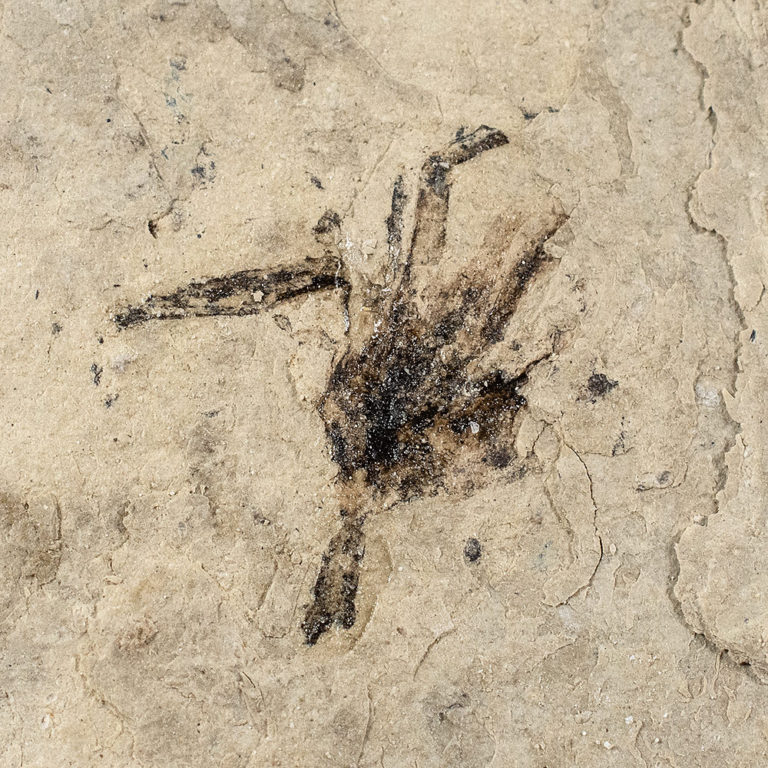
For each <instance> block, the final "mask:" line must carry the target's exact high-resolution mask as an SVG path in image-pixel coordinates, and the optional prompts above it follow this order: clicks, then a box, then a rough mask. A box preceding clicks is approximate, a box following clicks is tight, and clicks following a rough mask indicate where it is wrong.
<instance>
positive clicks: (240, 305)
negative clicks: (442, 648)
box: [114, 126, 567, 644]
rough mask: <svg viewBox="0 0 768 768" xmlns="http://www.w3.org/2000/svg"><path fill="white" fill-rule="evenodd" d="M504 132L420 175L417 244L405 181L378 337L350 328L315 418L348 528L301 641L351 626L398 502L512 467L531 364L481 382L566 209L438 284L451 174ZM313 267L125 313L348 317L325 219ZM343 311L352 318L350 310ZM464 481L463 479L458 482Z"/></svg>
mask: <svg viewBox="0 0 768 768" xmlns="http://www.w3.org/2000/svg"><path fill="white" fill-rule="evenodd" d="M507 143H508V142H507V137H506V136H505V135H504V134H503V133H502V132H501V131H498V130H494V129H491V128H488V127H487V126H481V127H480V128H478V129H477V130H475V131H473V132H472V133H469V134H465V133H464V132H459V133H458V134H457V136H456V138H455V140H454V141H452V142H451V143H450V144H448V146H446V147H445V148H444V149H443V150H441V151H440V152H437V153H435V154H432V155H430V156H429V157H428V158H427V160H426V161H425V163H424V164H423V166H422V169H421V175H420V180H419V182H420V183H419V186H418V191H417V196H416V200H415V209H414V214H413V215H414V224H413V230H412V233H411V236H410V238H409V240H408V241H407V243H404V236H403V229H404V215H405V211H406V207H407V203H408V196H407V194H406V191H405V184H404V181H403V179H402V177H398V179H397V180H396V181H395V184H394V189H393V193H392V207H391V212H390V214H389V216H388V218H387V220H386V228H387V244H388V263H387V265H385V269H384V271H385V273H386V274H385V276H384V277H383V278H382V281H381V284H380V285H378V286H375V287H374V290H372V291H370V295H369V296H367V297H366V301H367V303H368V305H369V306H370V308H371V310H372V312H373V317H374V318H375V322H374V323H373V326H372V330H366V329H361V328H358V327H357V326H356V325H355V324H354V323H353V324H352V327H351V328H350V329H349V332H348V345H347V347H346V350H345V352H344V353H343V354H342V355H341V356H340V357H338V358H337V359H336V360H335V362H334V366H333V370H332V372H331V374H330V377H329V379H328V384H327V386H326V389H325V392H324V394H323V396H322V398H321V399H320V402H319V403H318V411H319V413H320V415H321V417H322V419H323V422H324V424H325V429H326V433H327V436H328V440H329V443H330V448H331V452H332V456H333V460H334V461H335V462H336V464H337V465H338V467H339V474H338V478H337V482H338V486H339V495H340V502H341V526H340V530H339V532H338V533H337V534H336V535H335V536H334V537H333V538H332V539H331V541H330V543H329V545H328V547H327V549H326V551H325V554H324V555H323V557H322V562H321V565H320V571H319V574H318V576H317V580H316V582H315V585H314V588H313V592H312V602H311V604H310V605H309V607H308V609H307V611H306V614H305V618H304V620H303V622H302V629H303V631H304V635H305V637H306V641H307V643H309V644H314V643H316V642H317V640H318V639H319V638H320V636H321V635H322V634H323V633H324V632H325V631H326V630H327V629H328V628H329V627H331V626H332V625H334V624H336V625H338V626H341V627H345V628H349V627H351V626H352V625H353V624H354V622H355V618H356V609H355V598H356V594H357V589H358V581H359V574H360V567H361V561H362V559H363V554H364V551H365V534H364V524H365V520H366V518H367V517H368V515H370V514H372V513H375V512H376V510H380V509H382V508H384V507H385V506H388V505H389V506H391V504H392V503H395V502H397V501H402V500H407V499H409V498H413V497H415V496H417V495H420V494H423V493H433V492H437V491H438V490H441V489H445V490H450V489H451V488H452V487H455V477H456V474H457V472H463V474H464V475H465V476H466V475H467V474H469V476H472V477H479V476H481V473H482V472H483V471H487V469H488V468H490V469H493V468H503V467H506V466H508V465H509V464H510V463H511V462H512V461H513V451H512V447H511V446H512V438H513V436H514V421H515V417H516V414H517V413H518V411H519V410H520V409H521V408H523V407H524V406H525V404H526V400H525V397H524V396H523V394H522V391H521V390H522V387H523V385H524V384H525V383H526V380H527V375H528V373H529V372H530V370H531V369H532V368H533V367H534V366H535V365H537V364H538V363H540V362H541V360H542V359H544V358H538V359H535V360H532V361H530V362H529V363H528V364H527V365H525V366H524V367H523V368H522V369H520V370H517V371H516V372H515V373H514V374H510V373H509V372H507V371H504V370H501V369H493V370H481V369H480V368H479V366H478V361H479V360H480V358H482V356H483V355H484V353H486V352H487V351H488V350H489V348H490V347H492V346H493V345H495V344H497V343H498V342H500V341H501V340H502V338H503V336H504V333H505V330H506V329H507V326H508V325H509V323H510V321H511V320H512V318H513V317H514V315H515V312H516V309H517V306H518V303H519V301H520V298H521V297H522V295H523V294H524V292H525V291H526V289H527V288H528V286H529V285H530V284H531V283H532V282H533V281H535V280H536V279H537V278H538V277H539V276H540V275H541V274H543V272H544V271H545V269H546V267H547V266H548V265H549V264H550V263H551V262H552V260H551V259H550V257H549V256H548V255H547V253H546V251H545V244H546V242H547V240H548V239H549V238H550V237H552V235H553V234H554V233H555V232H556V231H557V230H558V228H559V227H560V226H561V225H562V224H563V223H564V222H565V220H566V218H567V217H566V216H565V215H564V214H563V213H562V211H560V210H558V209H557V208H556V207H555V208H552V209H550V210H546V211H544V212H541V211H539V212H537V213H536V214H535V215H532V216H525V215H523V214H521V215H520V216H513V217H508V218H507V219H506V220H503V221H501V222H500V223H499V224H498V227H496V228H495V230H496V231H494V232H491V233H489V236H488V237H487V238H486V242H485V244H484V246H483V248H482V249H481V251H482V252H481V253H480V254H478V256H477V258H473V259H470V265H469V266H467V267H465V269H464V270H463V271H462V272H461V273H460V274H458V275H457V276H456V277H455V278H451V279H450V280H447V281H446V280H444V279H443V280H435V279H434V276H435V275H438V274H439V272H435V270H434V269H433V268H434V267H435V266H436V265H439V264H440V260H441V257H442V254H443V252H444V249H445V240H446V223H447V219H448V209H449V200H450V190H451V186H450V175H451V170H452V169H453V168H455V167H456V166H458V165H460V164H461V163H465V162H467V161H469V160H472V159H473V158H475V157H477V156H478V155H480V154H481V153H483V152H485V151H486V150H491V149H494V148H498V147H502V146H503V145H505V144H507ZM315 235H316V238H317V240H318V242H319V243H320V244H321V246H322V253H321V254H320V255H319V257H318V258H316V259H307V260H306V261H305V262H303V263H302V264H301V265H296V266H282V267H279V268H277V269H274V270H268V271H266V270H244V271H241V272H235V273H231V274H228V275H225V276H223V277H217V278H211V279H207V280H200V281H197V282H192V283H190V284H188V285H186V286H184V287H182V288H179V289H178V290H176V291H174V292H173V293H169V294H166V295H162V296H150V297H148V298H147V299H146V300H145V301H144V302H142V303H141V304H139V305H137V306H131V307H128V308H126V309H125V310H124V311H121V312H120V313H118V314H117V315H116V316H115V318H114V320H115V322H116V323H117V325H118V326H119V327H121V328H129V327H131V326H136V325H139V324H142V323H145V322H147V321H151V320H156V319H169V318H179V319H180V318H185V317H191V316H207V315H235V316H246V315H253V314H256V313H258V312H263V311H264V310H268V309H270V308H272V307H274V306H275V305H277V304H278V303H280V302H282V301H285V300H287V299H291V298H295V297H297V296H301V295H303V294H308V293H312V292H315V291H324V290H337V291H339V292H340V293H341V295H342V297H343V299H344V306H345V308H346V307H347V306H348V304H349V299H350V291H351V280H350V277H349V274H348V271H347V267H346V265H345V264H344V262H343V260H342V258H341V255H340V250H339V248H338V243H339V242H340V241H341V220H340V219H339V217H338V216H337V215H336V214H333V213H326V214H325V215H324V216H323V217H322V218H321V219H320V221H319V222H318V224H317V226H316V227H315ZM345 311H346V309H345ZM459 468H461V469H459Z"/></svg>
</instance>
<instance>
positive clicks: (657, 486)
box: [0, 0, 768, 768]
mask: <svg viewBox="0 0 768 768" xmlns="http://www.w3.org/2000/svg"><path fill="white" fill-rule="evenodd" d="M0 9H1V12H2V18H1V20H0V24H1V26H2V34H3V37H2V40H3V45H2V46H0V64H1V65H2V72H3V88H2V91H1V92H0V104H1V105H2V110H1V111H0V153H2V154H1V158H0V206H2V218H0V221H2V223H3V225H2V231H3V238H2V243H3V247H4V249H5V252H4V255H3V259H2V262H0V265H1V267H0V274H1V275H2V281H1V282H0V304H1V305H2V307H3V317H4V323H3V326H2V330H0V354H1V355H2V358H1V359H2V366H3V376H2V377H1V378H0V403H2V408H1V409H0V420H1V421H2V431H3V442H2V447H1V448H0V483H1V485H0V663H1V664H2V669H3V675H2V677H1V678H0V764H1V765H3V766H5V765H8V766H14V767H15V766H41V767H42V766H45V768H48V767H49V766H50V767H54V768H58V767H59V766H62V767H63V766H77V767H78V768H80V767H81V766H87V767H90V766H114V767H115V768H161V767H162V768H182V767H184V768H186V767H188V766H189V767H193V768H208V767H209V766H210V767H211V768H213V767H214V766H216V767H218V766H232V767H236V768H246V767H247V768H262V766H285V767H286V768H287V767H288V766H291V767H293V766H306V767H307V768H316V767H317V768H323V767H326V766H327V767H328V768H331V767H333V768H339V766H345V767H346V766H350V767H351V766H356V767H357V768H374V767H382V768H400V767H401V766H419V768H430V767H434V768H438V767H439V768H445V767H446V766H457V767H458V766H461V767H462V768H475V767H477V768H480V767H482V768H486V767H487V768H501V767H502V766H504V768H506V767H507V766H521V767H523V766H524V767H525V768H528V767H529V766H530V767H531V768H534V767H535V768H544V767H545V766H547V767H548V768H553V767H559V766H577V765H578V766H590V768H603V767H604V766H605V767H606V768H607V767H609V766H615V767H619V766H621V767H622V768H625V767H627V766H638V767H643V768H651V767H653V768H656V767H657V766H658V768H672V767H676V768H692V767H693V766H702V767H706V768H710V767H711V768H716V767H718V768H719V767H720V766H724V765H739V766H763V765H765V764H766V759H767V758H766V752H767V751H768V715H766V713H767V712H768V684H767V683H768V651H767V650H766V647H767V646H766V643H767V642H768V577H767V576H766V568H765V562H766V558H767V557H768V538H767V535H766V522H767V521H766V516H767V512H766V504H765V499H766V498H767V497H768V468H767V467H768V464H767V463H766V462H767V461H768V455H766V454H767V453H768V440H767V439H766V437H765V435H766V432H765V428H764V427H763V419H764V418H765V414H766V409H765V392H766V389H768V368H766V365H765V356H766V344H768V316H767V315H766V311H765V306H764V304H763V303H762V299H763V295H764V292H765V286H766V285H767V284H768V267H767V266H766V264H768V261H767V260H766V256H767V255H768V254H767V253H766V248H767V246H766V243H768V220H767V216H768V209H767V207H766V200H767V198H766V189H768V167H767V166H766V163H765V160H764V158H765V147H766V145H767V144H768V135H767V133H768V131H767V129H766V125H767V124H768V99H767V98H766V86H765V82H766V72H765V70H766V57H767V56H768V53H767V51H768V47H767V45H768V8H766V7H765V5H764V3H760V2H752V0H735V1H733V2H731V0H705V1H704V2H701V3H694V4H690V5H688V4H685V3H672V2H667V1H665V0H663V1H661V2H656V3H647V2H640V1H639V0H630V1H629V2H621V3H620V2H604V1H603V0H595V1H593V0H589V2H587V1H586V0H583V1H582V0H573V1H572V2H567V3H566V2H563V3H548V2H544V1H543V0H529V2H523V1H522V0H513V1H512V2H507V3H497V2H491V1H490V0H474V2H464V1H460V2H452V3H450V4H448V3H438V2H435V1H434V0H432V1H430V2H415V0H387V1H386V2H384V1H383V0H372V2H369V3H361V4H354V3H349V2H345V1H337V0H333V2H325V1H323V2H321V1H320V0H317V1H314V0H285V1H276V2H271V0H264V1H263V2H246V1H245V0H218V2H215V1H211V2H206V0H201V1H200V2H183V0H149V1H148V2H146V1H144V0H139V1H138V2H131V3H123V4H118V3H114V2H107V1H106V0H105V1H103V2H99V1H98V0H72V1H71V2H58V1H57V0H35V1H34V2H30V1H29V0H5V2H3V3H2V5H0ZM481 124H487V125H490V126H493V127H494V128H497V129H499V130H501V131H503V132H504V134H505V135H506V136H507V137H508V139H509V143H508V144H507V145H505V146H504V147H499V148H497V149H494V150H493V151H492V152H488V153H487V154H483V156H482V157H480V158H477V159H475V160H472V161H471V162H468V163H466V164H464V165H462V166H461V167H458V168H457V169H456V170H455V171H454V172H453V176H452V184H453V186H452V189H451V208H450V214H449V217H448V225H447V230H446V233H445V251H444V254H443V258H442V260H441V261H440V262H439V265H438V266H437V267H436V266H435V265H432V271H431V272H430V271H423V270H422V273H421V279H422V286H421V289H422V290H423V293H422V294H420V296H421V298H422V299H423V300H424V302H426V304H425V306H426V307H427V309H428V308H429V303H428V301H427V298H425V297H428V296H429V291H430V289H431V288H434V286H439V285H442V284H444V283H443V282H441V281H445V284H447V282H448V278H447V276H448V275H451V276H455V275H457V274H461V272H462V270H463V269H469V268H471V267H472V266H473V265H474V264H475V260H476V258H477V253H478V252H479V249H480V246H481V244H482V243H485V242H488V238H489V237H490V238H491V239H492V236H493V233H494V232H495V231H496V230H497V229H498V227H499V222H500V221H502V220H504V218H505V217H506V218H507V219H509V220H512V219H514V217H516V216H521V217H525V216H530V215H533V214H532V213H531V212H534V211H537V210H541V209H542V208H541V207H542V206H543V205H544V204H545V202H546V204H547V205H550V204H554V203H557V205H558V206H560V208H561V209H562V210H563V211H564V212H565V213H566V214H567V216H568V220H567V223H566V224H564V225H563V226H562V227H561V228H560V229H559V230H558V232H557V234H556V235H555V236H553V237H552V239H551V240H549V241H548V242H547V243H546V249H547V253H548V255H549V257H551V259H552V260H553V266H552V269H550V270H549V271H548V273H547V275H546V279H541V280H538V279H537V280H535V281H532V282H531V284H530V286H529V288H528V289H527V292H526V295H525V296H524V297H523V299H522V301H521V304H520V306H519V308H518V312H517V314H516V316H515V318H514V321H513V322H511V323H510V325H509V326H508V327H507V329H506V333H505V335H504V338H503V340H501V341H500V342H499V343H498V344H496V345H495V346H493V347H492V348H491V349H490V350H489V352H488V355H487V356H486V357H485V358H484V359H483V360H478V361H477V365H478V370H481V371H489V370H495V369H499V368H505V369H507V370H511V371H516V370H521V369H522V367H523V366H524V365H525V364H526V363H527V362H528V361H531V360H534V359H539V358H541V362H540V363H539V364H537V365H536V366H535V368H533V369H532V370H531V373H530V376H529V379H528V381H527V383H526V384H525V385H524V388H523V394H524V396H525V399H526V401H527V405H526V406H525V407H524V408H522V409H521V410H520V412H519V414H518V415H517V416H516V417H515V424H514V432H513V433H510V441H511V443H512V447H511V453H512V454H513V459H514V460H513V461H511V463H509V464H504V461H501V460H500V461H498V462H497V463H498V464H499V467H496V468H493V469H488V471H487V472H486V471H485V470H484V471H483V472H484V473H483V475H482V477H480V476H479V475H478V477H477V478H475V476H474V475H471V476H470V477H469V480H470V481H469V482H465V483H458V482H457V485H456V487H455V488H453V487H451V488H444V489H442V490H438V491H437V492H436V493H423V494H421V495H418V494H416V495H414V496H413V497H411V498H408V499H406V500H398V501H397V502H394V501H391V503H390V502H388V503H387V504H384V503H382V504H381V505H380V508H379V509H377V510H374V512H372V513H371V514H370V516H369V517H368V519H367V521H366V524H365V525H366V529H365V536H366V543H365V557H364V559H363V560H362V564H361V574H360V584H359V588H358V592H357V596H356V609H357V615H356V621H355V622H354V625H353V626H352V627H351V628H349V629H342V628H339V627H335V628H332V629H331V630H329V631H328V632H326V633H325V635H323V637H322V638H320V640H319V641H318V642H317V644H316V645H314V646H310V645H307V643H306V642H305V636H304V634H303V632H302V629H301V622H302V617H303V616H304V612H305V609H306V606H307V604H308V603H309V602H310V600H311V594H312V588H313V584H314V583H315V579H316V576H317V573H318V569H319V567H320V563H321V559H322V556H323V553H324V551H325V548H326V545H327V543H328V541H329V540H330V539H331V538H332V537H333V535H334V534H335V533H336V531H337V530H338V525H339V512H340V509H341V505H342V502H341V497H340V485H339V481H338V479H337V472H338V467H337V466H336V465H335V464H334V463H333V461H332V460H331V453H330V450H329V445H328V441H327V438H326V433H325V431H324V426H323V421H322V418H321V416H320V415H319V413H318V410H317V403H318V400H319V399H320V398H321V396H322V394H323V392H324V391H325V389H326V387H327V385H328V378H329V374H330V371H331V370H332V366H333V363H334V361H335V360H336V359H337V358H338V355H339V354H340V353H341V352H342V351H343V350H344V349H345V346H346V344H347V337H348V334H347V333H346V324H345V316H344V312H343V311H342V301H341V298H340V296H339V295H338V294H337V293H333V292H328V293H322V294H317V295H311V296H307V297H299V298H296V299H295V300H291V301H287V302H284V303H282V304H281V305H280V306H279V307H276V308H273V309H270V310H269V311H265V312H263V313H261V314H258V315H254V316H248V317H207V318H206V317H190V318H186V319H183V320H175V321H168V322H156V323H154V324H149V323H148V324H146V325H142V326H138V327H135V328H128V329H125V330H119V329H118V327H117V326H116V324H115V323H114V320H113V319H114V316H115V313H116V312H118V311H119V310H120V308H124V307H126V306H128V305H131V304H134V303H136V302H138V301H140V300H141V299H142V298H143V297H145V296H146V295H148V294H151V293H155V294H162V293H168V292H169V291H173V290H174V289H175V288H176V287H178V286H180V285H183V284H186V283H189V281H191V280H193V279H196V278H201V277H215V276H218V275H222V274H226V273H229V272H233V271H236V270H245V269H256V268H258V269H270V268H273V267H275V266H277V265H281V264H287V263H292V264H297V263H300V262H301V261H302V259H305V258H307V257H312V256H313V255H316V253H317V247H318V246H317V242H316V240H315V235H314V234H313V227H315V225H316V224H317V222H318V220H319V219H320V217H321V216H322V215H323V213H324V212H325V211H327V210H333V211H336V212H338V214H339V216H340V218H341V230H340V234H339V237H338V240H337V242H336V243H335V244H334V245H335V246H336V247H337V248H338V251H339V254H340V258H341V259H342V260H343V263H344V265H345V269H347V270H348V273H349V277H350V280H351V284H352V287H353V289H354V293H353V299H352V301H351V303H350V307H349V311H350V313H352V316H353V317H358V316H360V317H362V318H363V320H361V322H364V318H365V313H366V312H367V311H369V309H370V308H369V307H368V306H367V305H366V296H368V295H369V294H368V293H366V291H367V290H368V289H369V288H370V287H371V285H374V284H376V283H377V282H378V281H379V277H380V275H381V270H382V265H384V264H385V263H386V259H387V228H386V224H385V221H386V218H387V216H388V214H389V213H390V201H391V196H392V185H393V182H394V180H395V178H396V177H397V176H398V175H402V177H403V180H404V184H405V188H406V189H407V190H408V191H409V194H410V197H409V200H410V203H409V206H408V207H407V208H406V211H405V218H406V220H407V223H408V224H409V225H411V224H412V223H413V221H414V215H415V214H414V211H413V205H412V203H413V201H414V200H415V194H414V192H415V189H416V186H417V183H418V178H419V169H420V168H421V166H422V163H423V161H424V159H425V158H426V157H427V155H428V154H429V153H430V152H433V151H435V150H438V149H439V148H441V147H443V146H445V145H446V143H447V142H449V141H450V140H451V139H452V138H453V137H454V136H455V134H456V132H457V130H459V129H461V128H462V127H463V128H466V129H468V130H472V129H474V128H476V127H477V126H479V125H481ZM467 440H471V436H468V437H467ZM491 463H493V462H491ZM501 465H504V466H501ZM480 480H482V482H480ZM469 542H476V544H475V543H472V544H471V546H470V545H469ZM468 552H470V553H472V555H473V556H472V557H470V556H469V555H468V554H467V553H468ZM474 554H477V556H476V557H475V556H474Z"/></svg>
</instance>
